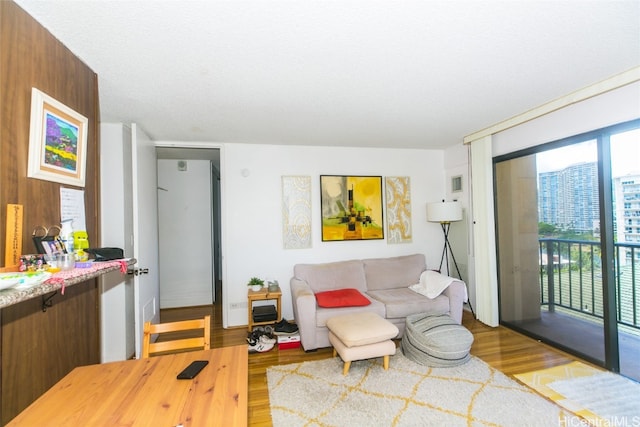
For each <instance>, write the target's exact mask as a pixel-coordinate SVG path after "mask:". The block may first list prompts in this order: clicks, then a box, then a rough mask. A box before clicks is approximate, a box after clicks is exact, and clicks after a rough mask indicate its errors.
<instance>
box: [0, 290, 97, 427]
mask: <svg viewBox="0 0 640 427" xmlns="http://www.w3.org/2000/svg"><path fill="white" fill-rule="evenodd" d="M49 295H52V294H49ZM49 295H47V296H49ZM97 297H98V282H97V279H92V280H89V281H87V282H85V283H82V284H78V285H75V286H71V287H69V288H67V289H66V290H65V295H60V292H57V293H56V294H55V295H54V296H53V298H52V299H51V302H52V303H53V305H52V306H51V307H49V308H47V310H46V311H45V312H43V311H42V298H41V297H38V298H33V299H30V300H28V301H24V302H21V303H19V304H16V305H12V306H10V307H7V308H4V309H2V348H3V349H4V351H3V354H2V390H3V393H2V419H1V421H2V424H3V425H4V424H6V423H7V422H9V421H10V420H11V419H13V418H14V417H15V416H16V415H18V414H19V413H20V412H21V411H22V410H24V409H25V408H26V407H27V406H29V405H30V404H31V403H32V402H33V401H34V400H35V399H37V398H38V397H39V396H40V395H41V394H42V393H44V392H45V391H47V390H48V389H49V388H50V387H51V386H53V385H54V384H55V383H56V382H58V381H59V380H60V378H62V377H64V376H65V375H66V374H68V373H69V372H71V371H72V370H73V368H75V367H76V366H82V365H89V364H93V363H96V360H99V358H100V351H99V348H100V343H99V330H98V329H99V324H98V322H85V319H91V318H93V317H94V313H95V312H96V309H97V307H96V301H97Z"/></svg>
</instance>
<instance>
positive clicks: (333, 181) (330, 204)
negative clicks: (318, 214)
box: [320, 175, 384, 242]
mask: <svg viewBox="0 0 640 427" xmlns="http://www.w3.org/2000/svg"><path fill="white" fill-rule="evenodd" d="M320 198H321V200H320V205H321V207H322V241H323V242H333V241H344V240H374V239H384V223H383V205H382V177H381V176H351V175H320Z"/></svg>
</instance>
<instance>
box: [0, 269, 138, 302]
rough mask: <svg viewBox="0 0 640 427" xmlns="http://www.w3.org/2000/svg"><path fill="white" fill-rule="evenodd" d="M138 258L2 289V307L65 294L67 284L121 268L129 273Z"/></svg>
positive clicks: (121, 271)
mask: <svg viewBox="0 0 640 427" xmlns="http://www.w3.org/2000/svg"><path fill="white" fill-rule="evenodd" d="M135 263H136V260H135V259H134V258H128V259H123V260H115V261H105V262H94V263H93V264H92V266H91V267H89V268H74V269H73V270H68V271H59V272H57V273H54V274H53V275H52V276H51V277H50V278H48V279H47V280H45V281H44V282H43V283H40V284H39V285H34V286H31V287H29V288H23V289H15V288H10V289H4V290H2V291H0V308H3V307H8V306H10V305H14V304H18V303H20V302H22V301H26V300H29V299H31V298H35V297H38V296H40V295H45V294H48V293H51V292H56V291H60V293H61V294H62V295H64V290H65V288H66V287H67V286H73V285H76V284H78V283H82V282H84V281H87V280H89V279H93V278H95V277H98V276H101V275H103V274H106V273H109V272H110V271H115V270H120V273H121V274H127V268H128V267H129V266H131V265H134V264H135Z"/></svg>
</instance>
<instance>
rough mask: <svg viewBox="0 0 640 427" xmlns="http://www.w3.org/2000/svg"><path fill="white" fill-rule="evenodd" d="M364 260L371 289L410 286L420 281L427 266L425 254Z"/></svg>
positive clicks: (365, 271) (368, 287)
mask: <svg viewBox="0 0 640 427" xmlns="http://www.w3.org/2000/svg"><path fill="white" fill-rule="evenodd" d="M362 262H363V264H364V275H365V278H366V281H367V282H366V283H367V290H369V291H376V290H380V289H392V288H408V287H409V286H411V285H414V284H416V283H418V282H419V281H420V274H422V272H423V271H424V270H426V268H427V264H426V262H425V259H424V255H423V254H414V255H405V256H399V257H392V258H370V259H365V260H363V261H362Z"/></svg>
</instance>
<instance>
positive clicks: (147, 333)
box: [142, 315, 211, 359]
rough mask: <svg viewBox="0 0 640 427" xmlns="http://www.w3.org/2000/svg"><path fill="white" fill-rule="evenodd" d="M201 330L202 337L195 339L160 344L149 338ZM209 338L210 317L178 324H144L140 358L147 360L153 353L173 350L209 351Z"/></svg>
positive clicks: (178, 339) (161, 342) (175, 340)
mask: <svg viewBox="0 0 640 427" xmlns="http://www.w3.org/2000/svg"><path fill="white" fill-rule="evenodd" d="M196 329H203V335H202V336H198V337H195V338H176V339H171V340H166V341H164V340H163V341H160V342H151V336H152V335H155V334H165V333H175V332H181V331H190V330H196ZM210 337H211V316H209V315H207V316H204V318H202V319H193V320H183V321H179V322H169V323H156V324H152V323H151V322H145V324H144V336H143V340H142V358H143V359H144V358H147V357H149V355H151V354H154V353H163V352H168V351H175V350H189V349H194V350H195V349H197V348H201V349H204V350H209V348H211V347H210V346H211V344H210Z"/></svg>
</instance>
